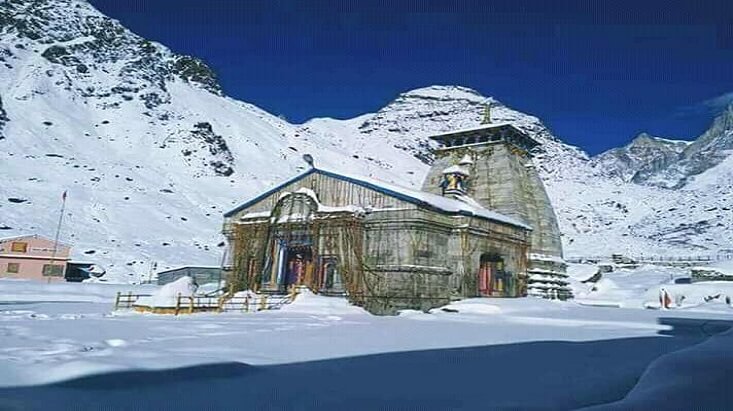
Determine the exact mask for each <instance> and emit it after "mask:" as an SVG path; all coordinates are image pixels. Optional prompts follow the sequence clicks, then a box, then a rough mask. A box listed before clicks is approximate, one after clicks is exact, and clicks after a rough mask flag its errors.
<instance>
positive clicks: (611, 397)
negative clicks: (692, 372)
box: [0, 318, 733, 411]
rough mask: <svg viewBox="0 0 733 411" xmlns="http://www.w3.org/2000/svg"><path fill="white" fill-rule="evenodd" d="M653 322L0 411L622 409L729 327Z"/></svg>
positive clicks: (160, 374) (17, 403)
mask: <svg viewBox="0 0 733 411" xmlns="http://www.w3.org/2000/svg"><path fill="white" fill-rule="evenodd" d="M660 322H661V323H662V324H666V325H670V326H671V327H672V328H671V329H670V330H666V331H664V332H662V333H660V334H662V335H659V336H656V337H643V338H625V339H613V340H603V341H587V342H566V341H542V342H527V343H517V344H506V345H490V346H479V347H468V348H451V349H435V350H425V351H410V352H397V353H386V354H375V355H366V356H360V357H349V358H338V359H329V360H322V361H311V362H304V363H294V364H284V365H271V366H249V365H245V364H240V363H222V364H213V365H201V366H195V367H186V368H179V369H168V370H160V371H128V372H116V373H109V374H103V375H94V376H89V377H84V378H80V379H75V380H70V381H65V382H62V383H56V384H51V385H44V386H35V387H20V388H5V389H0V409H23V410H26V409H31V410H34V409H37V410H49V409H74V410H86V409H89V410H92V409H105V410H130V409H154V410H177V411H181V410H189V409H191V410H200V409H257V410H261V409H317V410H339V411H342V410H362V409H363V410H373V409H399V410H436V409H483V410H486V409H516V410H519V409H521V410H527V409H573V408H578V407H584V406H590V405H595V404H607V403H612V402H614V401H618V400H621V399H623V398H624V397H625V396H626V395H627V393H629V392H630V391H631V390H632V388H634V386H635V385H636V383H637V381H638V380H639V378H640V376H641V375H642V374H643V373H644V371H645V370H646V368H647V367H648V366H649V364H650V363H651V362H652V361H654V360H655V359H657V358H658V357H660V356H662V355H665V354H668V353H671V352H674V351H677V350H680V349H683V348H686V347H690V346H693V345H695V344H698V343H700V342H702V341H704V340H706V339H707V338H709V336H710V335H713V334H716V333H719V332H723V331H725V330H727V329H729V328H731V326H732V325H733V322H727V321H706V320H689V319H679V318H665V319H662V320H661V321H660ZM202 343H203V344H205V343H206V342H205V341H202ZM293 344H294V345H297V342H293ZM323 344H328V341H327V340H324V341H323ZM723 390H725V389H723Z"/></svg>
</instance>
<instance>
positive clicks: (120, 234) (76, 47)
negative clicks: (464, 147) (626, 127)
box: [0, 0, 733, 281]
mask: <svg viewBox="0 0 733 411" xmlns="http://www.w3.org/2000/svg"><path fill="white" fill-rule="evenodd" d="M0 40H1V41H0V63H2V65H3V66H2V67H3V68H2V70H0V170H1V171H2V174H3V176H4V177H5V178H4V183H3V184H2V185H0V236H3V237H4V236H12V235H18V234H25V233H38V234H43V235H46V236H52V235H53V233H54V231H55V229H56V223H57V220H58V213H59V208H60V206H61V194H62V193H63V192H64V191H65V190H68V204H67V209H66V214H65V216H64V225H63V226H62V232H61V238H62V239H63V240H64V241H67V242H70V243H72V244H73V245H74V251H73V252H74V258H76V259H83V260H91V261H95V262H98V263H101V264H102V265H104V266H106V268H107V269H108V272H109V273H110V276H111V277H112V278H117V279H120V280H123V281H138V280H141V279H145V278H148V276H149V274H150V272H151V270H152V267H153V264H154V263H155V264H157V268H158V269H161V268H164V267H169V266H173V265H180V264H206V265H216V264H219V262H220V260H221V259H222V257H223V255H222V254H223V247H222V246H223V243H222V237H221V236H220V235H219V231H220V228H221V223H222V213H223V212H225V211H227V210H229V209H230V208H232V207H234V206H235V205H236V204H238V203H241V202H242V201H243V200H245V199H247V198H249V197H251V196H253V195H255V194H257V193H258V192H260V191H262V190H265V189H267V188H269V187H271V186H272V185H273V184H276V183H278V182H280V181H282V180H284V179H286V178H288V177H290V176H292V175H294V174H296V173H298V172H300V171H302V170H303V169H305V167H307V164H306V163H305V162H304V161H303V159H302V156H303V155H304V154H311V155H312V156H313V158H314V161H315V164H316V166H319V165H322V166H324V167H327V168H329V169H334V170H342V171H345V172H349V173H352V174H361V175H365V176H370V177H375V178H379V179H382V180H384V181H387V182H391V183H396V184H401V185H406V186H412V187H419V186H420V185H421V183H422V180H423V177H424V175H425V173H426V172H427V170H428V165H429V164H430V162H431V161H432V158H431V154H430V149H431V148H432V147H433V146H432V144H433V142H431V141H430V140H429V138H428V137H429V136H430V135H431V134H435V133H439V132H444V131H449V130H453V129H458V128H467V127H473V126H477V125H479V124H480V122H481V119H482V117H483V116H482V113H483V110H484V106H485V104H490V105H491V117H492V120H493V121H495V122H511V123H513V124H514V125H516V126H517V127H519V128H520V129H522V130H524V131H525V132H527V133H528V134H529V135H530V136H532V137H533V138H535V139H537V140H538V141H539V142H540V143H541V144H542V145H541V147H539V148H538V149H537V152H536V153H535V162H536V163H537V167H538V169H539V170H540V173H541V176H542V178H543V180H544V181H545V184H546V186H547V190H548V194H549V195H550V198H551V200H552V201H553V203H554V205H555V208H556V212H557V214H558V217H559V221H560V226H561V229H562V231H563V233H564V243H565V249H566V254H568V255H593V254H609V253H611V252H626V253H629V254H638V253H639V252H646V253H649V254H674V253H676V254H678V255H679V254H680V253H683V254H689V253H714V252H717V251H718V250H720V249H724V248H731V247H732V246H731V243H732V242H733V241H731V239H730V235H729V234H726V233H727V232H728V231H729V229H730V227H733V221H732V220H731V218H730V216H731V213H730V212H729V210H730V207H731V200H730V198H731V197H730V195H729V194H730V193H731V192H733V189H732V187H733V186H732V185H731V183H729V181H733V180H731V178H730V177H731V174H733V161H731V160H730V157H727V155H726V154H725V150H727V148H725V147H729V145H728V143H729V140H730V135H729V134H726V133H728V131H726V130H730V121H728V120H720V121H717V120H716V125H714V127H713V128H711V131H710V132H709V133H707V134H705V135H704V136H707V137H705V138H704V139H703V138H702V137H701V138H700V139H699V140H698V141H697V142H695V143H692V144H689V145H688V144H687V143H677V142H669V141H667V140H663V139H659V138H653V137H650V136H640V137H639V138H637V139H635V140H634V141H633V142H632V143H631V144H629V145H628V146H626V147H624V148H621V149H616V150H617V151H615V152H613V153H611V152H609V153H604V154H603V155H601V156H598V157H596V158H590V157H589V156H588V155H587V153H585V152H584V151H583V150H581V149H579V148H577V147H574V146H571V145H568V144H566V143H563V142H562V140H561V139H560V138H558V137H557V136H555V135H554V134H553V133H552V131H551V130H549V129H548V128H547V127H546V126H545V125H544V124H543V123H542V121H541V120H540V119H538V118H537V117H535V116H532V115H529V114H525V113H523V112H521V111H518V110H516V109H514V108H511V107H508V106H506V105H505V104H503V103H502V102H501V101H499V100H498V99H496V98H494V97H489V96H483V95H481V94H480V93H479V92H477V91H475V90H472V89H470V88H466V87H459V86H430V87H425V88H420V89H416V90H411V91H407V92H404V93H402V94H400V95H398V96H397V97H396V98H395V99H394V100H393V101H392V102H390V103H389V104H387V105H386V106H385V107H383V108H382V109H380V110H379V111H377V112H376V113H367V114H364V115H361V116H359V117H356V118H353V119H348V120H336V119H331V118H317V119H312V120H310V121H308V122H305V123H304V124H290V123H288V122H286V121H284V120H282V119H280V118H278V117H276V116H274V115H272V114H270V113H267V112H265V111H263V110H261V109H259V108H257V107H255V106H253V105H251V104H247V103H243V102H240V101H237V100H235V99H233V98H231V97H228V96H226V94H225V91H224V90H222V89H221V87H220V86H219V84H218V82H217V80H216V75H215V74H214V73H213V71H212V70H211V69H210V68H208V66H207V65H206V64H205V63H204V62H202V61H200V60H198V59H196V58H194V57H191V56H183V55H179V54H176V53H174V52H172V51H171V50H169V49H168V48H166V47H165V46H163V45H161V44H158V43H155V42H153V41H149V40H146V39H144V38H142V37H140V36H138V35H136V34H134V33H132V32H130V31H129V30H127V29H126V28H124V27H123V26H122V25H121V24H120V23H119V22H117V21H116V20H114V19H111V18H109V17H107V16H104V15H103V14H102V13H100V12H99V11H97V10H96V9H95V8H94V7H93V6H91V5H90V4H89V3H87V2H86V1H83V0H12V1H10V0H4V1H0ZM693 149H694V153H699V154H698V155H694V154H693ZM706 150H707V151H706ZM711 150H712V151H714V153H715V156H712V155H709V156H707V157H708V160H709V161H708V165H709V166H710V167H708V168H707V169H705V170H704V171H702V172H701V173H699V174H698V175H697V177H695V178H694V179H691V178H689V177H685V178H684V179H685V181H686V182H687V183H686V184H685V185H684V186H680V187H677V188H674V189H672V188H667V187H676V186H677V184H676V183H675V184H656V183H654V181H656V180H654V179H656V178H658V177H657V176H662V175H664V176H671V175H673V174H674V173H673V172H672V171H669V170H672V169H673V168H674V167H677V168H679V169H680V170H683V169H684V170H683V171H684V172H687V170H698V169H701V168H699V167H698V166H695V165H694V164H698V163H699V162H700V161H701V160H700V159H702V158H704V157H705V155H704V154H703V153H710V152H711ZM713 157H715V158H716V159H715V160H712V159H713ZM675 158H679V159H681V160H679V159H678V160H676V162H675V161H673V160H674V159H675ZM716 161H717V163H715V162H716ZM685 164H687V165H686V166H685V167H683V165H685ZM696 167H698V168H696ZM677 168H675V169H677ZM664 173H667V174H664ZM674 175H676V174H674ZM685 176H687V174H685ZM659 178H661V177H659ZM665 178H667V177H665ZM675 178H676V177H675ZM693 180H694V181H693ZM668 181H670V182H672V181H673V179H672V178H671V177H670V178H669V179H668ZM642 250H643V251H642Z"/></svg>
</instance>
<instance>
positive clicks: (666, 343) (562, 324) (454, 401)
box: [0, 266, 733, 409]
mask: <svg viewBox="0 0 733 411" xmlns="http://www.w3.org/2000/svg"><path fill="white" fill-rule="evenodd" d="M584 269H585V271H586V274H587V272H589V271H591V269H589V268H588V267H576V268H574V269H573V270H572V271H574V272H580V271H583V270H584ZM682 276H684V273H683V272H681V271H680V270H677V269H669V268H659V267H651V266H647V267H642V268H640V269H637V270H620V271H618V272H614V273H607V274H604V275H603V279H601V280H600V281H599V282H598V283H596V284H595V285H593V284H586V283H580V282H578V283H575V284H574V287H575V291H576V293H578V296H579V298H578V299H577V301H568V302H559V301H547V300H541V299H534V298H520V299H468V300H463V301H457V302H454V303H452V304H450V305H448V306H446V307H443V308H438V309H433V310H431V311H430V312H429V313H423V312H418V311H403V312H402V313H401V314H400V315H398V316H394V317H378V316H372V315H370V314H368V313H367V312H365V311H363V310H362V309H360V308H358V307H354V306H351V305H349V304H348V303H347V302H346V300H344V299H341V298H335V297H323V296H318V295H314V294H312V293H309V292H304V293H302V294H300V295H299V296H298V298H297V299H296V301H295V302H294V303H292V304H290V305H288V306H285V307H284V308H283V309H281V310H278V311H263V312H257V313H241V312H225V313H221V314H213V313H202V314H193V315H181V316H178V317H175V316H169V315H154V314H139V313H134V312H129V311H112V306H113V301H114V296H115V295H116V293H117V292H118V291H133V292H139V293H156V291H158V290H160V289H161V287H156V286H135V287H132V288H131V286H119V285H110V284H99V283H98V284H87V283H82V284H67V283H57V284H42V283H32V282H27V281H18V280H15V281H8V280H0V335H2V345H1V346H0V368H1V369H2V370H3V372H2V373H0V386H3V387H5V388H0V409H4V407H5V406H7V405H8V404H11V405H18V404H20V405H21V408H22V409H44V407H45V406H47V405H48V404H49V403H50V401H75V402H74V403H75V404H81V405H80V406H79V407H77V408H75V409H98V408H105V409H130V408H135V407H139V403H135V402H134V401H135V399H137V400H139V401H145V407H144V408H155V409H193V408H199V409H200V408H201V407H209V408H229V407H231V406H233V404H237V401H239V400H241V396H242V395H246V396H247V398H248V401H249V402H248V404H251V406H252V409H255V408H257V409H282V408H295V409H310V408H319V409H346V408H343V407H345V406H347V404H348V409H374V408H380V407H384V406H386V405H387V404H389V405H391V406H394V407H397V408H400V409H417V408H420V407H423V409H425V408H428V409H447V408H468V409H474V408H484V409H485V408H489V409H495V408H502V407H510V408H511V407H513V408H515V409H516V408H521V409H526V408H533V407H536V408H549V409H569V408H578V407H584V406H594V405H602V406H603V407H610V409H613V407H617V408H619V409H626V408H627V402H628V403H629V404H643V405H645V406H647V407H649V406H653V405H654V404H657V402H655V401H659V400H660V399H661V398H665V396H666V395H667V393H671V394H674V395H676V396H677V397H680V395H679V394H678V393H677V391H679V390H680V389H681V384H682V385H683V386H684V389H685V390H693V391H694V390H703V391H705V390H707V391H705V392H706V394H705V395H706V397H705V400H706V401H712V403H709V404H713V405H715V404H718V405H719V404H720V403H718V402H716V401H718V400H720V401H725V400H726V399H725V398H723V399H721V397H720V396H721V395H723V396H725V395H727V394H725V393H719V392H717V391H715V390H714V387H720V384H721V383H722V382H723V381H725V384H727V377H726V375H727V374H726V372H728V370H731V369H733V368H732V367H733V357H731V355H730V346H731V345H730V344H731V343H732V342H733V335H732V334H731V333H730V332H727V331H726V330H727V329H729V328H730V326H731V324H733V315H731V314H733V308H731V306H730V305H727V304H725V303H723V302H721V300H720V299H717V300H714V301H710V302H703V300H704V296H706V295H709V294H720V293H726V292H728V291H729V290H730V291H733V288H731V287H730V286H729V284H727V283H726V284H718V283H705V284H701V283H697V284H670V283H673V282H674V279H675V278H679V277H682ZM660 287H665V288H669V289H672V290H673V292H674V293H676V295H677V294H684V295H687V296H688V297H687V299H686V300H684V301H683V302H684V303H683V304H681V305H680V306H679V308H675V309H670V310H659V309H643V308H642V307H644V305H647V306H648V305H649V304H652V303H654V298H656V296H657V293H658V290H659V288H660ZM731 295H733V293H731ZM657 304H658V303H657ZM594 305H597V306H594ZM657 306H658V305H657ZM616 307H621V308H616ZM711 336H713V337H711ZM713 362H714V364H713ZM680 372H682V373H684V376H685V378H686V379H687V380H682V379H681V377H679V378H678V377H675V376H674V375H675V373H680ZM670 373H672V374H670ZM698 378H699V381H705V384H695V385H694V386H690V385H687V384H685V383H684V381H689V380H692V379H694V380H695V381H698ZM349 381H351V383H347V382H349ZM481 381H483V382H481ZM482 384H483V385H482ZM716 384H717V385H716ZM519 386H521V387H522V389H521V390H520V389H519V388H518V387H519ZM234 387H236V388H234ZM318 387H321V388H318ZM481 387H483V388H481ZM78 388H84V390H79V389H78ZM225 388H226V389H225ZM478 389H482V390H483V391H482V392H483V393H484V394H482V395H476V392H473V393H472V392H471V390H478ZM100 390H101V391H100ZM202 390H206V391H207V395H205V396H204V397H205V399H202V398H201V396H200V395H199V394H200V393H201V391H202ZM375 390H376V391H375ZM209 391H210V393H209ZM723 391H725V390H723ZM174 393H177V394H175V396H176V398H177V401H173V402H170V401H168V400H165V401H164V399H166V398H170V395H174ZM335 393H338V394H335ZM671 394H670V395H671ZM688 400H689V399H688V398H681V397H680V401H688ZM76 401H80V402H76ZM303 401H305V402H303ZM52 408H53V407H52ZM60 408H64V407H60ZM682 408H684V407H682ZM708 409H710V408H708ZM712 409H716V408H715V407H713V408H712Z"/></svg>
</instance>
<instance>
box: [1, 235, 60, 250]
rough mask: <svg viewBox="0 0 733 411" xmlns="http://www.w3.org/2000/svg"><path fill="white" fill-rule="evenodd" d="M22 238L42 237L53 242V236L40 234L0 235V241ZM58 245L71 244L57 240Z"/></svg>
mask: <svg viewBox="0 0 733 411" xmlns="http://www.w3.org/2000/svg"><path fill="white" fill-rule="evenodd" d="M24 238H41V239H44V240H46V241H49V242H52V243H53V242H54V241H53V238H48V237H46V236H42V235H40V234H24V235H15V236H11V237H1V238H0V242H5V241H12V240H21V239H24ZM58 245H61V246H64V247H71V244H69V243H65V242H63V241H59V242H58Z"/></svg>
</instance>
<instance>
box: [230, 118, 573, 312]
mask: <svg viewBox="0 0 733 411" xmlns="http://www.w3.org/2000/svg"><path fill="white" fill-rule="evenodd" d="M432 139H434V140H436V141H437V142H438V143H440V145H441V147H440V148H438V149H437V150H435V152H434V155H435V162H434V164H433V166H432V167H431V169H430V171H429V172H428V175H427V177H426V179H425V182H424V184H423V187H422V190H416V189H410V188H405V187H401V186H397V185H394V184H388V183H383V182H380V181H377V180H373V179H371V178H366V177H360V176H354V175H349V174H346V173H341V172H337V171H333V170H324V169H321V168H317V167H311V168H310V169H309V170H307V171H305V172H303V173H302V174H300V175H297V176H295V177H293V178H291V179H290V180H288V181H286V182H284V183H282V184H280V185H278V186H276V187H274V188H272V189H271V190H269V191H267V192H265V193H262V194H261V195H259V196H257V197H255V198H253V199H251V200H249V201H247V202H246V203H244V204H242V205H240V206H239V207H237V208H235V209H234V210H231V211H230V212H228V213H226V214H225V222H224V229H223V232H224V235H225V236H226V237H227V240H228V247H229V252H228V256H229V262H228V263H227V266H226V267H225V270H226V272H227V279H228V284H229V286H230V288H231V290H232V291H238V290H245V289H251V290H255V291H258V292H262V293H281V292H285V291H287V290H288V289H290V288H291V287H294V286H307V287H308V288H310V289H311V290H312V291H313V292H316V293H322V294H326V295H346V296H347V297H348V298H349V299H350V300H351V301H352V302H353V303H355V304H358V305H361V306H363V307H365V308H366V309H367V310H369V311H371V312H373V313H379V314H387V313H394V312H395V311H396V310H398V309H403V308H414V309H423V310H426V309H429V308H433V307H437V306H440V305H444V304H446V303H448V302H450V301H451V300H453V299H459V298H468V297H520V296H525V295H534V296H540V297H545V298H559V299H566V298H571V297H572V295H571V293H570V291H569V288H568V286H567V281H566V278H567V276H566V274H565V263H564V261H563V259H562V246H561V242H560V231H559V229H558V225H557V221H556V218H555V214H554V212H553V209H552V205H551V204H550V201H549V199H548V197H547V194H546V192H545V189H544V186H543V185H542V181H541V180H540V178H539V176H538V174H537V172H536V170H535V168H534V166H533V164H532V160H531V152H532V149H533V148H534V147H535V146H537V145H538V143H537V142H536V141H535V140H533V139H532V138H530V137H529V136H527V135H526V134H524V133H523V132H521V131H520V130H519V129H517V128H515V127H514V126H512V125H511V124H485V125H483V126H481V127H477V128H473V129H469V130H461V131H455V132H450V133H445V134H441V135H436V136H433V137H432Z"/></svg>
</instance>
